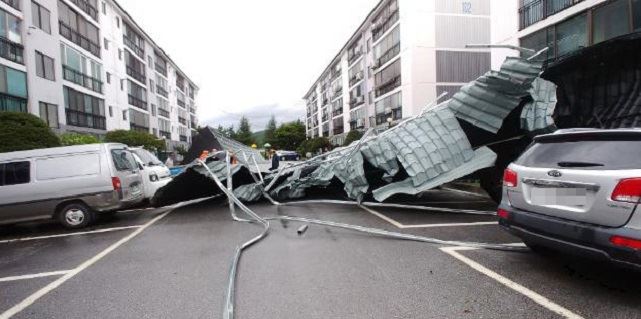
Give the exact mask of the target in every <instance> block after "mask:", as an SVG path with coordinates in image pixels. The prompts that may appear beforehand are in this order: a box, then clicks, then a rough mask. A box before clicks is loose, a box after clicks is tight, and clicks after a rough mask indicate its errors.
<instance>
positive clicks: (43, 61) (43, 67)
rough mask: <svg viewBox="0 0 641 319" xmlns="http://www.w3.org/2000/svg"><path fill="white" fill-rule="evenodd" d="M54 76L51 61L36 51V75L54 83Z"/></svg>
mask: <svg viewBox="0 0 641 319" xmlns="http://www.w3.org/2000/svg"><path fill="white" fill-rule="evenodd" d="M54 74H55V70H54V64H53V59H52V58H50V57H48V56H46V55H44V54H42V53H40V52H39V51H36V75H37V76H39V77H41V78H44V79H47V80H51V81H54V80H55V79H56V78H55V75H54Z"/></svg>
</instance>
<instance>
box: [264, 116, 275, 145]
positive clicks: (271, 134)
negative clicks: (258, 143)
mask: <svg viewBox="0 0 641 319" xmlns="http://www.w3.org/2000/svg"><path fill="white" fill-rule="evenodd" d="M275 133H276V118H275V117H274V115H272V117H271V118H270V119H269V122H267V127H265V133H264V138H263V143H269V144H271V145H272V146H274V145H277V143H276V139H275Z"/></svg>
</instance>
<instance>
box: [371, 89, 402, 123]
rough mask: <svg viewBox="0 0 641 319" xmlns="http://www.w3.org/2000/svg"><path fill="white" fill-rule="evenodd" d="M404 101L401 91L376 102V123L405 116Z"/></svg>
mask: <svg viewBox="0 0 641 319" xmlns="http://www.w3.org/2000/svg"><path fill="white" fill-rule="evenodd" d="M402 103H403V101H402V99H401V92H398V93H394V94H392V95H390V96H388V97H385V98H383V99H381V100H380V101H378V102H376V105H375V107H374V109H375V110H376V125H381V124H383V123H386V122H387V119H388V118H391V119H392V120H399V119H401V118H402V117H403V116H402V108H401V106H402Z"/></svg>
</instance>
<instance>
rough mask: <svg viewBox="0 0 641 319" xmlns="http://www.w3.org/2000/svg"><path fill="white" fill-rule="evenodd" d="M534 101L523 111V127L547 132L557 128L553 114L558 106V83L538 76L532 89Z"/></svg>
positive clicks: (532, 130)
mask: <svg viewBox="0 0 641 319" xmlns="http://www.w3.org/2000/svg"><path fill="white" fill-rule="evenodd" d="M530 95H531V96H532V102H529V103H528V104H526V105H525V106H524V107H523V111H521V128H522V129H525V130H528V131H530V132H537V133H545V132H553V131H554V130H556V126H555V125H554V120H553V119H552V114H554V108H555V107H556V102H557V100H556V85H555V84H554V83H552V82H550V81H546V80H543V79H541V78H537V79H536V80H534V82H533V83H532V89H531V90H530Z"/></svg>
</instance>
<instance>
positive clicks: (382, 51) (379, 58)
mask: <svg viewBox="0 0 641 319" xmlns="http://www.w3.org/2000/svg"><path fill="white" fill-rule="evenodd" d="M399 52H401V31H400V27H396V28H394V30H392V32H390V33H389V34H388V35H387V36H385V38H383V40H381V42H379V43H378V44H377V45H376V47H374V61H375V62H374V67H376V68H377V67H380V66H382V65H383V64H385V63H387V62H388V61H389V60H391V59H392V58H394V57H396V56H397V55H398V54H399Z"/></svg>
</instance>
